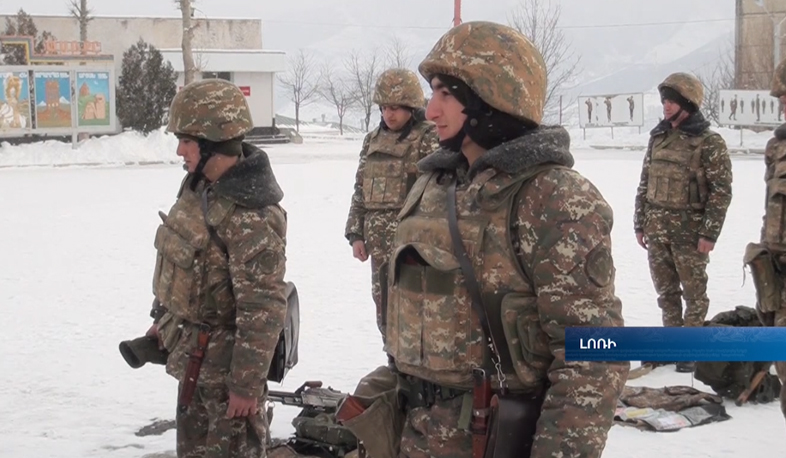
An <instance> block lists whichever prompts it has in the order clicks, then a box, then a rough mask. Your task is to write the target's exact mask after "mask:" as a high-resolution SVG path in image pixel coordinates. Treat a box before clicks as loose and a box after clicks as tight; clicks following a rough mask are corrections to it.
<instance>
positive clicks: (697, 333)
mask: <svg viewBox="0 0 786 458" xmlns="http://www.w3.org/2000/svg"><path fill="white" fill-rule="evenodd" d="M565 360H566V361H675V362H676V361H767V362H769V361H786V328H783V327H781V328H777V327H714V326H713V327H696V328H693V327H682V328H665V327H621V328H591V327H571V328H566V329H565Z"/></svg>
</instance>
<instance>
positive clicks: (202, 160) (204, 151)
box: [184, 139, 213, 191]
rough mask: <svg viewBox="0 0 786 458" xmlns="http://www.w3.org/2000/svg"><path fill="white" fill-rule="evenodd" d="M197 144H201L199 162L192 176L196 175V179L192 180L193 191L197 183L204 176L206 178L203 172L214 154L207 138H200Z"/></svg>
mask: <svg viewBox="0 0 786 458" xmlns="http://www.w3.org/2000/svg"><path fill="white" fill-rule="evenodd" d="M197 144H198V145H199V162H198V163H197V166H196V170H194V172H193V173H192V176H193V177H194V179H193V180H191V190H192V191H193V190H194V189H196V185H197V184H198V183H199V182H200V181H201V180H202V179H203V178H205V175H204V173H202V172H203V171H204V169H205V165H206V164H207V161H208V160H209V159H210V158H211V157H212V156H213V148H212V147H211V145H210V144H209V143H208V142H207V141H206V140H204V139H199V140H198V141H197ZM184 167H185V166H184Z"/></svg>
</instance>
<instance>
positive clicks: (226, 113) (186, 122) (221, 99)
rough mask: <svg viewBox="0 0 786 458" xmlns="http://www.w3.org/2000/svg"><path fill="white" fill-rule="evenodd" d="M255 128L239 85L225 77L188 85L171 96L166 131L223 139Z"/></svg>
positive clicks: (213, 139) (214, 140)
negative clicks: (172, 97)
mask: <svg viewBox="0 0 786 458" xmlns="http://www.w3.org/2000/svg"><path fill="white" fill-rule="evenodd" d="M253 128H254V122H253V121H252V120H251V110H250V109H249V107H248V102H247V101H246V97H245V96H244V95H243V93H242V92H241V91H240V88H238V87H237V86H235V85H234V84H232V83H230V82H229V81H226V80H222V79H205V80H202V81H195V82H193V83H190V84H188V85H186V86H185V87H184V88H183V89H181V90H180V91H179V92H178V93H177V94H176V95H175V97H174V99H172V105H171V106H170V108H169V125H168V126H167V128H166V130H167V132H172V133H175V134H183V135H190V136H192V137H196V138H202V139H205V140H209V141H212V142H223V141H226V140H230V139H233V138H236V137H239V136H241V135H245V134H246V133H248V132H249V131H250V130H251V129H253Z"/></svg>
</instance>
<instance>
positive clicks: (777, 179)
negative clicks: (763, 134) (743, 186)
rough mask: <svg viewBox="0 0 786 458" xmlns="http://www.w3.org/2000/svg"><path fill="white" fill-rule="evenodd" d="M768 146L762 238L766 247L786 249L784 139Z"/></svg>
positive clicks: (785, 150) (785, 146) (785, 142)
mask: <svg viewBox="0 0 786 458" xmlns="http://www.w3.org/2000/svg"><path fill="white" fill-rule="evenodd" d="M767 146H768V149H769V150H768V151H767V156H769V157H770V159H771V161H772V165H770V169H771V170H772V176H771V177H770V178H769V179H768V180H767V203H766V211H765V214H764V231H763V234H762V236H763V239H762V242H764V243H765V244H766V245H767V246H768V247H770V248H771V249H775V250H778V251H781V252H782V251H786V140H780V141H774V142H772V143H770V144H769V145H767Z"/></svg>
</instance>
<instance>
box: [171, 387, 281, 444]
mask: <svg viewBox="0 0 786 458" xmlns="http://www.w3.org/2000/svg"><path fill="white" fill-rule="evenodd" d="M181 388H182V384H181ZM228 405H229V391H228V390H227V389H226V388H203V387H198V388H197V390H196V392H195V393H194V399H193V401H192V402H191V405H190V406H189V408H188V411H187V412H186V413H180V411H178V412H177V416H176V421H177V456H178V458H219V457H222V458H264V457H265V445H266V443H267V414H266V413H265V412H264V410H265V409H264V405H265V403H264V399H260V400H259V403H258V412H257V414H256V415H253V416H251V417H248V418H232V419H228V418H226V413H227V407H228Z"/></svg>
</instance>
